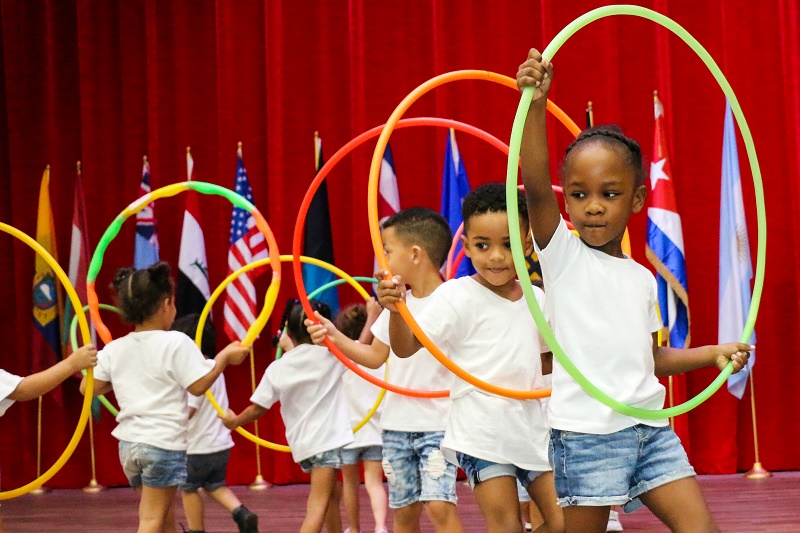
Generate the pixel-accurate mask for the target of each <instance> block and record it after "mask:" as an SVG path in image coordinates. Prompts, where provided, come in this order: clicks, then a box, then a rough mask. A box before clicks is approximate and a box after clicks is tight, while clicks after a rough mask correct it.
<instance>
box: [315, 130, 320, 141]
mask: <svg viewBox="0 0 800 533" xmlns="http://www.w3.org/2000/svg"><path fill="white" fill-rule="evenodd" d="M316 139H319V132H318V131H315V132H314V140H316Z"/></svg>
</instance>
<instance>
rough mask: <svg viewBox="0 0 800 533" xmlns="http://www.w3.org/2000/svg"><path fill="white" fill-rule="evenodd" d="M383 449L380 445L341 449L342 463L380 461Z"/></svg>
mask: <svg viewBox="0 0 800 533" xmlns="http://www.w3.org/2000/svg"><path fill="white" fill-rule="evenodd" d="M382 458H383V449H382V448H381V447H380V446H362V447H360V448H345V449H343V450H342V464H346V465H357V464H358V463H359V461H380V460H381V459H382Z"/></svg>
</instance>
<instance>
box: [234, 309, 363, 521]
mask: <svg viewBox="0 0 800 533" xmlns="http://www.w3.org/2000/svg"><path fill="white" fill-rule="evenodd" d="M311 306H312V308H313V309H314V310H315V311H317V312H319V313H320V314H322V315H323V316H326V317H327V318H330V316H331V312H330V309H329V308H328V306H327V305H326V304H324V303H321V302H317V301H314V300H312V301H311ZM305 318H306V316H305V313H304V312H303V307H302V306H301V305H300V303H299V302H298V303H295V304H294V306H293V307H292V308H291V311H290V312H289V314H288V319H287V321H286V329H287V333H288V335H289V336H290V337H291V339H292V342H293V343H294V348H292V349H291V351H289V352H287V353H286V355H284V356H283V357H282V358H280V359H278V360H277V361H275V362H274V363H272V364H270V365H269V366H268V367H267V370H266V372H264V376H263V377H262V378H261V382H260V383H259V384H258V388H256V391H255V392H254V393H253V396H252V397H251V398H250V401H251V402H252V404H251V405H250V406H249V407H248V408H247V409H245V410H244V411H242V413H241V414H239V415H236V413H234V412H233V411H228V416H226V417H225V418H223V421H224V423H225V427H227V428H228V429H235V428H237V427H239V426H241V425H244V424H247V423H249V422H252V421H254V420H256V419H258V418H260V417H262V416H263V415H264V413H266V412H267V409H269V408H270V407H271V406H272V405H274V404H275V402H278V401H279V402H281V416H282V417H283V422H284V424H285V425H286V439H287V440H288V441H289V446H291V447H292V457H293V458H294V460H295V461H296V462H297V463H298V464H299V465H300V467H301V468H302V469H303V471H304V472H306V473H310V474H311V492H310V494H309V495H308V504H307V508H306V517H305V520H303V525H302V526H301V527H300V531H301V533H310V532H319V531H321V530H322V526H323V522H324V520H325V516H326V513H327V512H328V507H329V503H330V502H331V499H332V497H333V495H334V490H335V488H336V484H337V482H338V480H337V478H336V476H337V470H339V469H340V468H341V466H342V447H344V446H346V445H348V444H350V443H351V442H353V432H352V430H351V429H350V415H349V413H348V411H347V401H346V400H345V397H344V390H343V388H342V386H341V384H342V379H341V378H342V374H344V372H345V370H347V367H345V366H344V365H343V364H341V363H340V362H339V360H338V359H336V357H334V356H333V354H332V353H330V352H329V351H328V350H326V349H325V348H323V347H321V346H315V345H314V344H312V342H311V338H310V337H309V336H308V332H307V331H306V328H305V327H304V326H303V320H304V319H305ZM339 530H340V529H339Z"/></svg>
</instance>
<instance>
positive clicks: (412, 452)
mask: <svg viewBox="0 0 800 533" xmlns="http://www.w3.org/2000/svg"><path fill="white" fill-rule="evenodd" d="M382 228H383V229H382V235H383V249H384V253H385V254H386V260H387V261H388V263H389V268H391V270H392V272H395V273H399V274H400V275H402V276H403V279H404V281H405V282H406V283H407V284H408V285H409V286H410V287H411V288H410V290H408V292H407V297H406V303H407V304H408V308H409V309H410V310H411V312H412V313H419V312H420V311H421V310H422V309H423V308H424V307H425V306H426V305H427V304H428V301H429V300H428V296H430V294H431V293H432V292H433V291H434V290H435V289H436V287H438V286H439V285H441V284H442V278H441V275H440V272H439V271H440V269H441V267H442V265H443V264H444V261H445V260H446V259H447V253H448V251H449V250H450V245H451V241H452V238H453V237H452V233H451V232H450V226H449V225H448V223H447V220H445V218H444V217H443V216H442V215H441V214H439V213H437V212H436V211H433V210H432V209H428V208H425V207H411V208H408V209H403V210H402V211H399V212H398V213H395V214H394V215H392V216H391V217H389V218H387V219H386V220H385V221H384V222H383V225H382ZM381 276H382V273H376V277H378V278H380V277H381ZM317 320H319V321H320V323H319V324H315V323H313V322H311V321H307V322H306V325H307V326H308V332H309V333H310V334H311V338H312V339H313V341H314V342H315V343H316V344H322V343H323V342H324V340H325V337H326V336H329V337H330V339H331V340H332V341H333V343H334V344H335V345H336V346H337V347H338V348H339V349H340V350H342V352H343V353H344V354H345V355H347V356H348V357H349V358H350V359H352V360H353V361H355V362H356V363H358V364H360V365H364V366H366V367H369V368H378V367H379V366H380V365H382V364H383V363H385V362H386V361H387V358H388V359H389V368H391V370H390V372H391V376H392V378H391V381H392V383H394V384H396V385H398V386H401V387H405V388H411V389H422V390H447V389H449V388H450V386H451V385H452V383H453V375H452V374H451V373H450V371H448V370H447V369H446V368H445V367H444V366H442V365H441V364H440V363H439V362H438V361H437V360H436V359H434V357H433V356H432V355H431V354H430V352H428V350H426V349H424V348H423V349H421V350H420V352H419V353H418V354H417V355H416V356H415V357H411V358H408V359H400V358H398V357H397V356H396V355H394V353H393V350H390V347H389V344H390V343H389V311H388V310H384V311H383V313H381V315H380V316H379V317H378V320H377V321H376V322H375V324H374V325H373V327H372V333H373V334H374V336H375V338H374V339H373V341H372V344H359V343H357V342H355V341H353V340H351V339H349V338H348V337H347V336H346V335H343V334H342V333H341V332H340V331H338V330H337V329H336V327H335V326H334V325H333V323H331V322H330V321H329V320H324V319H323V318H320V317H317ZM390 354H391V355H390ZM449 412H450V399H449V398H435V399H428V398H414V397H411V396H405V395H402V394H396V393H393V392H387V393H386V398H385V399H384V402H383V413H382V414H381V422H380V423H381V429H382V430H383V432H382V434H381V437H382V440H383V470H384V473H385V474H386V479H387V480H388V482H389V507H391V508H392V509H393V510H394V531H395V533H415V532H417V531H419V529H420V515H421V514H422V511H423V509H424V510H425V512H426V514H427V515H428V518H430V520H431V522H432V523H433V525H434V527H435V530H436V531H437V532H438V533H445V532H446V533H459V532H460V531H462V526H461V521H460V520H459V518H458V514H457V513H456V502H457V501H458V498H457V496H456V475H457V470H458V469H457V468H456V466H455V465H453V464H451V463H448V462H447V461H446V460H445V458H444V455H443V454H442V451H441V442H442V439H443V438H444V430H445V428H446V427H447V417H448V413H449Z"/></svg>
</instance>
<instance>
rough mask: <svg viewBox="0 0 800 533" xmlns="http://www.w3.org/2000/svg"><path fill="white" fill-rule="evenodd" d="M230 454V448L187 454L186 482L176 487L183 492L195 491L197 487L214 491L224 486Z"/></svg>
mask: <svg viewBox="0 0 800 533" xmlns="http://www.w3.org/2000/svg"><path fill="white" fill-rule="evenodd" d="M230 456H231V451H230V450H222V451H221V452H214V453H198V454H189V455H187V456H186V472H187V475H186V482H185V483H181V485H180V487H178V488H179V489H180V490H182V491H184V492H197V489H203V490H204V491H206V492H214V491H215V490H217V489H218V488H221V487H224V486H225V476H226V475H227V473H228V459H230Z"/></svg>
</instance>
